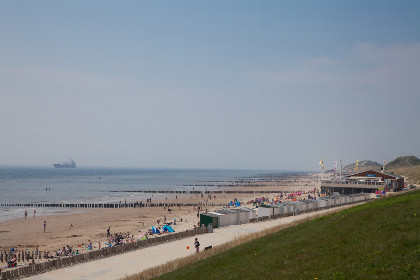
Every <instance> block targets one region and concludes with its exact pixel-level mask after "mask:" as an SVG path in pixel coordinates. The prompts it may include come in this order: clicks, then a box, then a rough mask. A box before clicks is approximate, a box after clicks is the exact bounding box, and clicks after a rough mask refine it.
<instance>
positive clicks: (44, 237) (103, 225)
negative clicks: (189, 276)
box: [0, 178, 316, 266]
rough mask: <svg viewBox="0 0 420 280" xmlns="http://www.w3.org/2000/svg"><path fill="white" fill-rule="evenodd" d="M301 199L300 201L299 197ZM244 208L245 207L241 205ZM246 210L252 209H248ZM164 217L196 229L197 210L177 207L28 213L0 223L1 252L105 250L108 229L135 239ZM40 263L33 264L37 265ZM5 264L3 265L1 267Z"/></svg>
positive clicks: (174, 199)
mask: <svg viewBox="0 0 420 280" xmlns="http://www.w3.org/2000/svg"><path fill="white" fill-rule="evenodd" d="M315 184H316V182H315V181H314V182H310V181H307V178H306V179H305V180H304V181H298V182H296V183H294V184H289V185H287V186H284V185H281V186H277V187H276V186H275V185H270V186H265V187H264V186H263V187H259V188H258V190H276V191H277V192H280V191H284V190H288V191H309V190H313V189H314V186H316V185H315ZM251 189H253V190H255V188H252V186H248V187H245V186H240V187H235V188H233V189H231V190H235V191H242V190H251ZM275 194H276V193H273V194H263V195H253V194H225V195H216V198H214V195H213V196H212V199H211V200H210V199H209V197H208V195H204V197H201V196H200V195H192V194H178V195H175V194H170V195H168V196H167V198H165V199H163V200H160V201H158V200H154V201H153V202H164V203H165V202H167V203H196V204H199V203H202V202H204V201H205V200H206V199H207V200H208V202H211V203H223V204H226V205H227V204H228V203H229V202H230V201H232V200H233V199H235V198H236V199H238V200H240V201H242V202H247V201H249V200H252V199H255V198H256V197H262V196H267V197H270V198H271V197H273V196H274V195H275ZM302 198H303V197H302ZM244 206H246V205H244ZM248 206H252V204H251V205H248ZM203 208H204V209H203V210H206V209H207V210H208V211H212V210H216V209H220V208H222V207H209V208H206V207H203ZM165 217H166V221H167V222H173V221H174V219H176V221H177V222H176V225H172V227H173V228H174V230H175V231H184V230H186V229H192V228H193V227H194V225H197V222H198V221H199V218H198V217H197V208H196V207H176V208H171V211H170V212H169V211H168V209H167V208H164V207H159V208H158V207H142V208H120V209H74V210H70V212H69V213H65V214H61V215H52V216H36V217H35V218H33V217H32V215H31V212H29V215H28V217H27V218H26V219H25V218H23V213H22V218H18V219H13V220H8V221H5V222H2V223H0V251H1V252H5V251H10V249H11V248H12V247H14V248H17V250H26V249H28V250H29V251H34V250H35V248H36V246H37V245H38V246H39V250H42V251H49V252H50V254H51V253H55V252H56V251H57V250H58V249H60V248H63V247H65V246H67V245H69V246H70V247H73V250H74V251H75V250H79V252H80V253H82V252H85V251H87V248H86V246H87V244H88V243H89V240H90V241H92V245H93V249H94V250H95V249H98V247H99V242H100V243H101V246H104V245H105V243H106V242H107V229H108V227H110V228H111V230H110V231H111V234H112V233H129V234H130V235H134V239H137V237H138V236H139V235H141V234H143V233H145V232H147V230H148V229H150V228H151V227H152V226H155V227H158V224H157V220H158V219H159V220H160V226H162V223H163V222H164V219H165ZM44 221H46V230H45V233H44V230H43V223H44ZM39 261H43V260H36V262H39ZM3 265H4V263H2V266H3Z"/></svg>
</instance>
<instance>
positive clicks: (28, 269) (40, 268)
mask: <svg viewBox="0 0 420 280" xmlns="http://www.w3.org/2000/svg"><path fill="white" fill-rule="evenodd" d="M210 231H211V229H210ZM208 232H209V228H208V227H201V228H197V229H192V230H186V231H183V232H175V233H170V234H165V235H159V236H157V237H152V238H149V239H146V240H139V241H136V242H133V243H127V244H123V245H117V246H113V247H105V248H102V249H101V250H96V251H91V252H87V253H83V254H79V255H73V256H69V257H59V258H53V259H48V261H45V262H40V263H36V264H33V265H25V266H21V267H18V268H15V269H8V270H7V271H2V272H1V279H2V280H9V279H17V278H21V277H26V276H30V275H33V274H39V273H43V272H46V271H48V270H52V269H58V268H63V267H66V266H71V265H75V264H78V263H83V262H88V261H92V260H96V259H101V258H105V257H109V256H112V255H118V254H122V253H125V252H128V251H132V250H137V249H141V248H146V247H150V246H154V245H158V244H162V243H167V242H171V241H174V240H178V239H184V238H189V237H192V236H195V235H197V234H204V233H208ZM41 253H42V252H41ZM13 255H16V257H17V260H18V262H20V260H22V261H25V260H27V261H29V260H30V259H34V260H35V259H42V256H41V254H40V253H39V254H36V253H35V252H34V251H31V252H29V251H20V252H14V253H11V252H10V253H8V252H4V253H1V252H0V262H3V260H4V262H6V263H7V261H8V260H10V259H12V258H13Z"/></svg>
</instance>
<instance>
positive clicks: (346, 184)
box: [321, 180, 384, 189]
mask: <svg viewBox="0 0 420 280" xmlns="http://www.w3.org/2000/svg"><path fill="white" fill-rule="evenodd" d="M383 186H384V182H359V181H356V182H352V181H338V180H337V181H335V180H322V181H321V188H322V187H340V188H360V189H372V188H380V187H383Z"/></svg>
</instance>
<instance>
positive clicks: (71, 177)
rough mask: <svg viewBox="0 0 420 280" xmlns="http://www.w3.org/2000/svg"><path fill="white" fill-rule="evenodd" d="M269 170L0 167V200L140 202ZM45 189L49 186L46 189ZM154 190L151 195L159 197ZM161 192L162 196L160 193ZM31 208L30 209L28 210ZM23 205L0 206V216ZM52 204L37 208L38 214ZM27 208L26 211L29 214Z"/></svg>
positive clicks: (12, 213)
mask: <svg viewBox="0 0 420 280" xmlns="http://www.w3.org/2000/svg"><path fill="white" fill-rule="evenodd" d="M268 173H270V171H261V170H259V171H238V170H185V169H184V170H172V169H95V168H79V167H78V168H74V169H54V168H24V167H0V203H66V202H69V203H76V202H80V203H90V202H118V201H124V200H127V201H130V200H132V201H141V200H142V201H143V202H145V200H146V198H149V197H152V194H150V193H149V194H142V193H132V192H121V191H139V192H141V191H145V190H192V189H193V188H194V189H195V190H205V189H206V188H207V189H209V190H211V189H216V188H218V186H220V185H228V184H234V182H235V181H237V180H241V179H243V178H249V177H251V178H252V177H257V176H261V174H268ZM46 189H47V190H46ZM158 196H159V195H158V194H153V197H154V198H157V197H158ZM160 196H163V195H160ZM28 210H31V209H28ZM22 211H24V210H23V209H16V208H5V207H2V208H0V220H5V219H8V218H12V217H15V216H16V215H19V216H21V213H20V212H22ZM44 212H45V213H48V214H51V213H54V212H57V210H56V209H37V213H40V214H42V213H44ZM31 213H32V212H31V211H28V214H29V215H31Z"/></svg>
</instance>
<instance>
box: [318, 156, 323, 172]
mask: <svg viewBox="0 0 420 280" xmlns="http://www.w3.org/2000/svg"><path fill="white" fill-rule="evenodd" d="M318 164H319V165H321V167H322V171H324V157H322V158H321V161H320V162H318Z"/></svg>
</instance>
